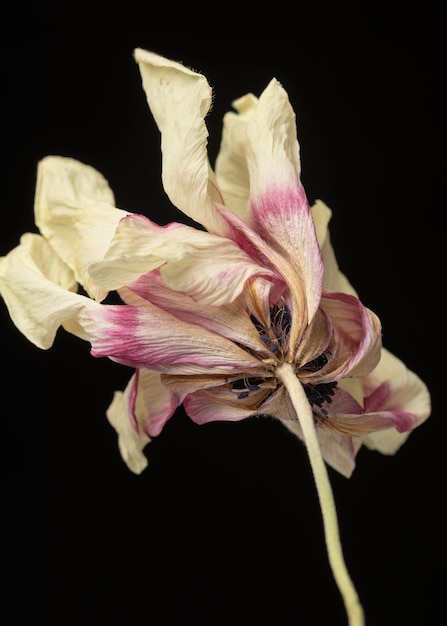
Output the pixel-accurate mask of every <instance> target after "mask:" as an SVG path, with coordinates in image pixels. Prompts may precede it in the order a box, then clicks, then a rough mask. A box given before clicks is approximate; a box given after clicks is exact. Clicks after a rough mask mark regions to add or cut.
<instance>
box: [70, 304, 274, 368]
mask: <svg viewBox="0 0 447 626" xmlns="http://www.w3.org/2000/svg"><path fill="white" fill-rule="evenodd" d="M98 306H99V307H100V308H99V309H95V310H94V311H92V312H91V314H90V313H89V314H86V315H85V316H84V317H83V319H82V323H83V325H84V327H85V328H86V329H87V330H88V333H89V340H90V342H91V344H92V354H93V356H96V357H105V356H107V357H110V358H112V359H114V360H116V361H118V362H120V363H122V364H124V365H129V366H130V367H135V368H148V369H152V370H155V371H158V372H165V373H170V374H190V375H194V374H202V373H204V374H208V373H213V374H231V373H232V372H235V371H236V372H240V371H245V370H247V371H253V372H255V373H256V372H259V370H261V367H260V365H262V364H260V362H259V360H258V359H256V358H255V357H252V356H251V355H250V354H249V353H248V352H246V351H245V350H242V349H241V348H239V347H238V346H236V345H235V344H234V343H233V342H232V341H228V340H227V339H225V338H224V337H221V336H220V335H216V334H214V333H212V332H210V331H208V330H206V329H205V328H203V327H202V326H198V325H197V324H190V323H188V322H184V321H182V320H180V319H179V318H176V317H174V316H173V315H171V314H169V313H167V312H166V311H163V310H161V309H159V308H157V307H155V306H153V305H151V304H150V303H147V304H146V305H145V306H138V307H133V306H129V305H109V306H101V305H98Z"/></svg>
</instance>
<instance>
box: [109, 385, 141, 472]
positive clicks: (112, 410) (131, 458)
mask: <svg viewBox="0 0 447 626" xmlns="http://www.w3.org/2000/svg"><path fill="white" fill-rule="evenodd" d="M135 380H136V375H135V374H134V375H133V376H132V378H131V379H130V381H129V383H128V385H127V387H126V389H125V390H124V392H122V391H115V394H114V396H113V401H112V403H111V405H110V406H109V408H108V409H107V419H108V420H109V422H110V424H111V425H112V426H113V427H114V429H115V430H116V432H117V435H118V447H119V450H120V453H121V456H122V458H123V461H124V462H125V463H126V465H127V466H128V468H129V469H130V470H131V471H132V472H134V473H135V474H141V472H142V471H143V470H144V469H145V468H146V467H147V464H148V462H147V458H146V456H145V455H144V453H143V449H144V448H145V446H146V445H147V444H148V443H149V442H150V441H151V440H150V438H149V437H148V436H147V435H146V434H145V433H144V432H136V430H135V428H134V424H133V423H132V422H133V420H132V418H133V411H132V408H131V405H132V396H133V395H134V388H135Z"/></svg>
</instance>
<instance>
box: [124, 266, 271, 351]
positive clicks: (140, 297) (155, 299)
mask: <svg viewBox="0 0 447 626" xmlns="http://www.w3.org/2000/svg"><path fill="white" fill-rule="evenodd" d="M119 294H120V296H121V298H122V299H123V300H124V302H126V303H128V304H133V305H136V306H138V305H144V304H145V302H150V303H152V304H153V305H155V306H156V307H158V308H160V309H163V310H164V311H167V312H168V313H171V314H172V315H174V316H175V317H177V318H179V319H181V320H183V321H185V322H189V323H192V324H199V325H200V326H202V327H203V328H206V329H207V330H209V331H211V332H213V333H216V334H218V335H222V337H226V338H227V339H230V340H231V341H232V342H234V343H236V344H239V345H243V346H246V347H247V348H250V349H251V350H253V351H257V352H259V353H260V354H263V353H264V355H265V353H266V348H265V344H264V343H263V342H262V341H261V340H260V338H259V333H258V331H257V330H256V328H255V326H254V325H253V323H252V322H251V320H250V318H249V316H248V315H247V311H246V308H245V306H244V303H243V302H242V301H241V300H240V299H238V300H236V301H235V302H232V303H230V304H225V305H222V306H220V307H215V306H209V305H205V304H200V305H198V304H197V302H196V301H195V300H193V299H192V298H191V297H190V296H187V295H186V294H183V293H180V292H177V291H173V290H172V289H169V287H167V286H166V285H165V284H164V283H163V280H162V279H161V276H160V274H159V273H158V272H155V271H154V272H150V273H149V274H145V275H144V276H141V277H140V278H139V279H138V280H137V281H135V282H134V283H132V284H130V285H128V286H127V287H123V289H120V290H119ZM136 298H137V299H136Z"/></svg>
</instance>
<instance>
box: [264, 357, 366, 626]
mask: <svg viewBox="0 0 447 626" xmlns="http://www.w3.org/2000/svg"><path fill="white" fill-rule="evenodd" d="M276 375H277V377H278V378H279V380H280V381H281V382H282V383H283V385H284V387H285V388H286V389H287V391H288V393H289V396H290V399H291V401H292V404H293V407H294V409H295V411H296V414H297V417H298V420H299V423H300V426H301V430H302V432H303V438H304V443H305V444H306V447H307V452H308V455H309V460H310V465H311V467H312V472H313V476H314V480H315V485H316V487H317V492H318V497H319V500H320V507H321V512H322V516H323V525H324V534H325V539H326V549H327V553H328V557H329V564H330V566H331V569H332V573H333V575H334V578H335V582H336V583H337V586H338V589H339V591H340V593H341V596H342V598H343V601H344V603H345V608H346V613H347V615H348V620H349V626H363V625H364V623H365V621H364V615H363V609H362V606H361V604H360V601H359V598H358V595H357V592H356V590H355V587H354V585H353V583H352V581H351V578H350V576H349V573H348V570H347V568H346V564H345V561H344V558H343V551H342V547H341V541H340V532H339V528H338V521H337V512H336V508H335V501H334V495H333V493H332V488H331V484H330V481H329V476H328V473H327V469H326V465H325V462H324V460H323V457H322V456H321V450H320V446H319V443H318V439H317V433H316V430H315V424H314V418H313V414H312V408H311V406H310V404H309V401H308V400H307V397H306V394H305V392H304V389H303V387H302V385H301V383H300V381H299V380H298V377H297V376H296V374H295V370H294V368H293V366H292V365H291V364H290V363H283V364H282V365H280V366H279V367H278V368H277V370H276Z"/></svg>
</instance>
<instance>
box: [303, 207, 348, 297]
mask: <svg viewBox="0 0 447 626" xmlns="http://www.w3.org/2000/svg"><path fill="white" fill-rule="evenodd" d="M331 216H332V211H331V209H330V208H329V207H328V206H327V205H326V204H325V203H324V202H322V201H321V200H317V201H316V202H315V204H314V205H313V206H312V217H313V218H314V223H315V230H316V234H317V239H318V243H319V244H320V248H321V254H322V256H323V262H324V275H323V289H324V291H339V292H341V293H348V294H351V295H352V296H356V297H358V295H357V292H356V291H355V289H354V287H353V286H352V285H351V283H350V282H349V281H348V279H347V278H346V276H345V275H344V274H343V273H342V272H341V271H340V268H339V266H338V263H337V259H336V257H335V253H334V249H333V247H332V244H331V237H330V232H329V221H330V219H331Z"/></svg>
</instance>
